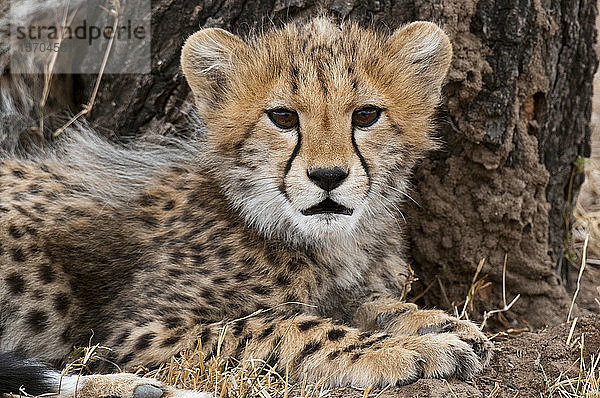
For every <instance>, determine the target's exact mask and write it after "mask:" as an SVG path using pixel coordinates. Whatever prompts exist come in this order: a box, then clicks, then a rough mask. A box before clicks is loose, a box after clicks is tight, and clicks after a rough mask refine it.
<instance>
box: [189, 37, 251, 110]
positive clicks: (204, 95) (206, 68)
mask: <svg viewBox="0 0 600 398" xmlns="http://www.w3.org/2000/svg"><path fill="white" fill-rule="evenodd" d="M247 48H248V47H247V45H246V44H245V43H244V42H243V41H242V40H241V39H240V38H239V37H237V36H236V35H234V34H232V33H229V32H227V31H225V30H223V29H218V28H207V29H202V30H200V31H198V32H196V33H194V34H193V35H191V36H190V37H189V38H188V39H187V40H186V42H185V44H184V45H183V49H182V50H181V67H182V68H183V74H184V75H185V78H186V80H187V82H188V84H189V85H190V88H191V89H192V92H193V93H194V97H195V99H196V105H197V107H198V110H199V111H200V114H201V115H202V114H203V113H204V111H206V110H208V109H209V108H211V107H212V106H214V104H216V103H219V102H220V100H221V98H222V94H223V93H224V91H225V88H226V85H227V82H228V81H229V79H228V77H229V76H230V75H231V74H232V73H233V72H234V69H235V64H236V61H238V58H239V56H240V55H241V54H242V53H244V52H245V51H246V49H247Z"/></svg>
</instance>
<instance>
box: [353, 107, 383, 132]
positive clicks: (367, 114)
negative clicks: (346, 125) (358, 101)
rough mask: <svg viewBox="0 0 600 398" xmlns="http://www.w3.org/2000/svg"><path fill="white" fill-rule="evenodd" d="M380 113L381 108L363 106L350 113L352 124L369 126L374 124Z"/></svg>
mask: <svg viewBox="0 0 600 398" xmlns="http://www.w3.org/2000/svg"><path fill="white" fill-rule="evenodd" d="M380 115H381V109H379V108H377V107H375V106H365V107H364V108H359V109H357V110H355V111H354V112H353V113H352V124H353V125H355V126H358V127H369V126H372V125H373V124H375V122H376V121H377V119H379V116H380Z"/></svg>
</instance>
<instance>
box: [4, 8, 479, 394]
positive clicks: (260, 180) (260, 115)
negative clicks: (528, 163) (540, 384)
mask: <svg viewBox="0 0 600 398" xmlns="http://www.w3.org/2000/svg"><path fill="white" fill-rule="evenodd" d="M451 56H452V50H451V45H450V42H449V40H448V38H447V36H446V35H445V34H444V32H443V31H442V30H441V29H440V28H438V27H437V26H436V25H434V24H432V23H428V22H416V23H412V24H410V25H407V26H405V27H402V28H400V29H398V30H397V31H396V32H394V33H392V34H391V35H387V34H378V33H375V32H374V31H372V30H369V29H364V28H360V27H359V26H357V25H355V24H352V23H346V24H343V25H336V24H334V23H332V22H331V21H330V20H328V19H326V18H316V19H312V20H309V21H304V22H298V23H291V24H289V25H286V26H285V27H283V28H281V29H274V30H272V31H268V32H265V33H263V34H259V35H256V36H255V37H252V38H249V39H247V40H243V39H241V38H239V37H237V36H234V35H232V34H231V33H228V32H225V31H223V30H220V29H204V30H201V31H199V32H197V33H196V34H194V35H193V36H191V37H190V38H189V39H188V40H187V42H186V44H185V46H184V48H183V51H182V58H181V62H182V67H183V71H184V73H185V76H186V78H187V80H188V82H189V84H190V87H191V89H192V91H193V94H194V98H195V102H196V105H197V109H198V113H199V116H200V117H201V119H202V123H199V126H198V130H199V131H198V135H197V137H196V139H195V140H193V141H177V142H172V143H171V144H172V145H155V146H150V145H141V144H140V146H139V147H126V148H125V147H119V146H116V145H113V144H109V143H107V142H105V141H104V140H102V139H100V138H99V137H98V136H96V135H95V134H94V133H93V132H92V131H90V130H89V129H88V128H86V127H85V126H79V127H75V128H73V129H70V130H68V131H66V132H65V133H64V135H63V137H62V138H61V139H59V140H58V141H57V142H55V143H54V144H53V145H50V146H49V147H47V148H42V149H40V150H34V151H29V153H28V154H27V155H23V154H21V153H19V151H18V150H17V149H16V148H18V145H16V144H14V143H12V144H11V143H10V142H9V141H10V139H14V134H15V133H14V132H13V133H11V131H9V128H11V129H14V126H15V125H14V123H12V122H10V120H9V121H7V120H8V119H7V118H5V119H3V120H4V122H3V124H2V127H3V129H4V131H2V133H3V136H4V137H9V138H10V137H12V138H10V139H9V138H7V139H5V140H4V143H3V148H4V152H3V161H2V163H1V164H0V264H1V266H0V309H1V312H0V353H5V354H4V355H13V356H17V355H18V357H19V358H30V359H35V360H37V361H40V362H45V363H50V364H56V365H60V364H61V363H62V362H63V361H64V360H65V359H66V358H67V356H68V354H69V353H70V351H71V349H72V347H73V346H74V345H85V344H87V342H88V341H90V338H91V339H92V341H93V342H99V343H102V344H103V345H105V346H109V347H111V349H112V351H111V353H110V354H109V359H110V360H111V361H113V362H115V363H118V364H119V365H121V366H122V367H124V368H126V369H131V368H132V367H134V366H135V365H139V364H143V365H145V366H148V367H155V366H158V365H160V364H161V363H162V362H164V361H166V360H168V359H169V357H170V356H172V355H174V354H177V353H178V352H179V351H180V350H182V349H185V348H189V347H191V346H193V345H194V344H195V343H196V341H197V339H198V337H200V338H201V341H202V348H203V350H204V351H205V354H206V355H207V356H209V357H210V356H211V355H214V353H215V349H216V346H217V345H216V344H217V339H218V336H219V334H220V333H221V332H222V330H223V328H225V327H226V329H227V333H226V337H225V340H224V342H223V345H222V347H221V352H222V353H224V354H225V355H230V356H232V357H235V356H238V355H240V354H241V353H242V352H243V351H244V350H247V352H249V353H250V355H252V356H253V357H256V358H262V359H269V360H271V362H273V363H275V362H277V363H279V364H280V365H281V366H282V367H285V366H289V369H290V371H291V373H292V375H293V376H295V377H298V378H301V377H303V374H306V375H307V377H308V378H309V379H310V380H318V379H321V378H324V379H325V380H326V383H328V384H329V385H332V386H338V385H353V386H362V387H366V386H369V385H372V384H374V385H378V386H384V385H388V384H406V383H411V382H413V381H415V380H417V379H418V378H420V377H459V378H462V379H469V378H471V377H473V376H474V375H475V374H477V373H478V372H479V371H480V370H481V369H482V367H483V366H484V365H485V363H486V362H487V361H488V359H489V355H490V349H491V344H490V343H489V342H488V340H487V339H486V338H485V336H484V335H483V334H482V333H481V332H479V330H478V329H477V327H476V326H475V325H473V324H472V323H470V322H467V321H459V320H458V319H455V318H453V317H450V316H449V315H446V314H445V313H443V312H441V311H437V310H427V311H424V310H419V309H417V308H416V306H414V305H412V304H407V303H404V302H402V300H401V299H400V297H401V296H402V294H403V291H404V290H405V288H406V286H405V284H406V283H405V282H406V278H407V276H408V267H407V265H406V263H405V262H404V261H403V259H402V258H403V257H402V247H403V240H402V231H401V225H402V218H401V214H400V211H399V206H400V204H401V202H402V201H403V200H404V198H405V197H407V196H408V195H407V184H408V178H409V175H410V170H411V169H412V167H413V166H414V165H415V162H416V161H417V160H418V159H419V158H421V157H422V156H423V154H424V153H425V152H426V151H427V150H429V149H431V148H433V147H435V141H434V140H433V139H432V138H431V136H430V133H431V130H432V128H433V113H434V110H435V107H436V106H437V104H438V101H439V98H440V91H441V85H442V82H443V80H444V78H445V75H446V73H447V70H448V67H449V64H450V60H451ZM0 65H2V64H0ZM2 79H5V80H6V79H11V77H10V76H8V77H7V76H6V75H4V76H2ZM12 79H17V77H14V78H12ZM6 87H9V86H6ZM19 87H20V88H18V87H17V85H16V84H13V85H11V86H10V89H11V90H13V91H15V90H18V89H19V90H24V88H23V87H21V86H19ZM0 93H1V94H2V98H3V99H4V101H5V102H4V103H3V105H1V106H2V108H1V109H4V110H9V109H10V110H11V111H12V114H13V115H15V114H16V115H19V116H20V119H19V123H21V124H20V125H23V126H26V125H27V123H29V122H31V119H27V116H28V115H31V114H35V112H34V110H35V105H31V106H30V107H29V108H28V107H27V106H20V107H18V106H16V105H14V104H15V102H14V101H13V102H12V103H11V102H7V101H6V98H12V97H9V95H11V94H10V92H9V90H8V89H2V91H1V92H0ZM19 95H24V94H23V92H22V91H19ZM366 105H369V106H375V107H378V108H380V109H381V110H382V111H381V115H380V117H379V119H378V120H377V121H376V122H375V123H374V124H373V125H372V126H370V127H364V128H363V127H357V126H355V125H353V124H352V114H353V112H354V111H355V110H356V109H360V108H361V107H364V106H366ZM276 108H277V109H278V108H285V109H290V110H293V111H295V112H297V114H298V117H299V123H298V125H297V126H295V127H294V128H292V129H281V128H278V127H277V126H275V125H274V123H273V122H272V121H271V120H270V118H269V116H268V114H267V111H268V110H270V109H276ZM7 142H9V143H8V144H7ZM32 152H33V154H32ZM334 168H339V169H343V170H345V171H346V172H347V173H348V175H347V177H346V178H345V179H344V180H343V182H342V183H341V185H339V187H337V188H335V189H332V190H330V191H326V190H324V189H322V188H320V187H319V186H318V185H317V184H315V183H314V181H312V180H311V177H310V176H309V173H310V171H311V170H315V169H325V170H331V169H334ZM326 198H329V199H330V200H332V201H334V202H336V203H337V204H339V205H342V206H344V207H345V208H346V209H351V210H352V214H351V215H348V214H337V213H331V212H330V213H325V214H315V215H305V214H303V210H306V209H307V208H311V207H312V206H315V205H318V204H319V203H320V202H322V201H323V200H325V199H326ZM249 314H254V315H252V316H249V317H248V315H249ZM26 361H29V359H28V360H26ZM11 363H12V362H11ZM14 363H15V368H18V369H28V367H27V366H23V362H18V361H14ZM25 363H26V364H31V363H30V362H25ZM19 364H20V365H19ZM17 365H18V366H17ZM19 366H20V367H19ZM30 367H33V368H35V369H37V373H36V374H38V375H39V374H40V371H39V369H40V368H39V366H38V365H31V366H30ZM23 372H24V373H25V374H23V375H21V380H22V384H24V385H25V386H27V383H28V380H30V379H34V378H35V377H36V376H35V375H33V374H31V375H27V374H26V373H27V372H26V371H23ZM42 374H44V372H42ZM52 377H55V376H52ZM52 377H50V376H48V377H47V378H50V379H52ZM1 380H2V379H0V381H1ZM52 380H54V379H52ZM12 383H13V385H14V380H13V381H12ZM83 383H84V384H85V388H83V389H82V390H81V391H80V394H79V396H80V397H83V398H86V397H88V396H89V397H92V396H100V395H103V396H123V397H129V396H131V397H135V396H136V394H137V393H136V391H140V390H137V388H138V387H139V386H140V385H148V386H150V387H148V388H150V389H151V388H158V389H159V390H160V394H166V395H165V396H177V394H180V395H181V394H184V393H183V392H178V391H176V390H172V389H168V388H167V387H164V386H162V385H161V384H159V383H158V382H156V381H144V380H143V379H139V378H135V377H133V376H130V375H114V376H90V377H89V378H87V379H85V380H84V381H83ZM32 385H33V382H32ZM35 385H36V386H38V385H44V384H43V383H39V382H38V383H37V384H35ZM36 388H37V387H36ZM9 389H10V387H8V386H7V385H0V393H1V392H3V391H4V392H7V391H9ZM12 392H15V391H12ZM69 394H72V391H71V390H69V389H66V390H65V392H63V393H62V395H64V396H69ZM138 395H139V394H138Z"/></svg>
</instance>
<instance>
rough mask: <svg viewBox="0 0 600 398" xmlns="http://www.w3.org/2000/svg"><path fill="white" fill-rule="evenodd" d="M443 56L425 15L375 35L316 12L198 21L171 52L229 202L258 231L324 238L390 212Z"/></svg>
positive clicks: (422, 133)
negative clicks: (226, 23)
mask: <svg viewBox="0 0 600 398" xmlns="http://www.w3.org/2000/svg"><path fill="white" fill-rule="evenodd" d="M451 58H452V46H451V44H450V41H449V39H448V37H447V36H446V34H445V33H444V32H443V31H442V30H441V29H440V28H439V27H437V26H436V25H435V24H433V23H429V22H415V23H412V24H410V25H407V26H405V27H403V28H400V29H398V30H397V31H395V32H394V33H393V34H391V35H384V36H383V35H380V34H377V33H376V32H373V31H371V30H368V29H364V28H361V27H359V26H358V25H356V24H351V23H348V24H342V25H341V26H340V25H336V24H334V23H332V22H331V21H330V20H328V19H326V18H316V19H313V20H310V21H309V22H306V23H292V24H289V25H287V26H285V27H283V28H281V29H275V30H272V31H269V32H266V33H263V34H261V35H259V36H257V37H254V38H250V39H246V40H243V39H241V38H239V37H237V36H235V35H233V34H231V33H228V32H226V31H224V30H221V29H203V30H200V31H199V32H197V33H195V34H194V35H192V36H191V37H190V38H189V39H188V40H187V42H186V43H185V46H184V48H183V51H182V56H181V63H182V67H183V71H184V74H185V77H186V78H187V81H188V83H189V85H190V87H191V89H192V91H193V94H194V97H195V102H196V107H197V110H198V112H199V114H200V116H201V117H202V119H203V120H204V121H205V123H206V126H207V130H208V131H207V133H206V149H205V154H206V159H202V161H203V162H206V163H208V164H209V166H210V169H211V170H212V173H213V177H214V178H215V179H216V180H217V181H219V183H220V184H221V186H222V188H223V191H224V192H225V194H226V196H227V198H228V199H229V201H230V205H231V206H232V208H234V209H235V210H236V211H238V212H239V213H240V214H241V215H242V216H243V217H244V219H245V220H246V223H247V224H248V225H249V226H251V227H253V228H256V229H257V230H258V231H259V232H261V233H262V234H264V235H266V236H269V237H274V236H276V237H279V238H284V239H287V240H288V241H291V242H296V243H301V244H309V245H323V244H327V243H331V241H332V240H337V241H348V240H352V238H353V237H356V236H355V235H356V234H360V233H373V232H376V230H377V228H378V227H381V226H385V225H387V224H388V223H390V222H392V221H390V220H394V218H397V217H400V214H399V213H398V207H397V206H398V203H399V201H401V200H402V199H403V197H405V196H406V190H407V180H408V178H409V175H410V170H411V168H412V167H413V166H414V164H415V161H416V160H417V159H419V158H420V157H421V156H422V155H423V154H424V153H425V151H427V150H429V149H431V148H433V147H434V141H433V140H432V139H431V137H430V135H429V134H430V132H431V130H432V127H433V121H432V117H433V114H434V111H435V108H436V106H437V104H438V102H439V100H440V92H441V85H442V81H443V80H444V78H445V76H446V73H447V71H448V67H449V64H450V61H451ZM393 222H395V220H394V221H393ZM380 230H381V228H380Z"/></svg>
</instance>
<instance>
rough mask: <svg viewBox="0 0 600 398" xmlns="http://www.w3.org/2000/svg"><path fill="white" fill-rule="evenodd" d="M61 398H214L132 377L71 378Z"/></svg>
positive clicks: (204, 393)
mask: <svg viewBox="0 0 600 398" xmlns="http://www.w3.org/2000/svg"><path fill="white" fill-rule="evenodd" d="M59 397H60V398H98V397H119V398H211V397H212V394H210V393H206V392H202V391H190V390H180V389H176V388H173V387H170V386H167V385H165V384H163V383H161V382H159V381H158V380H155V379H147V378H142V377H138V376H135V375H132V374H130V373H117V374H110V375H90V376H81V377H78V376H67V377H65V378H63V380H62V381H61V388H60V395H59Z"/></svg>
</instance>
